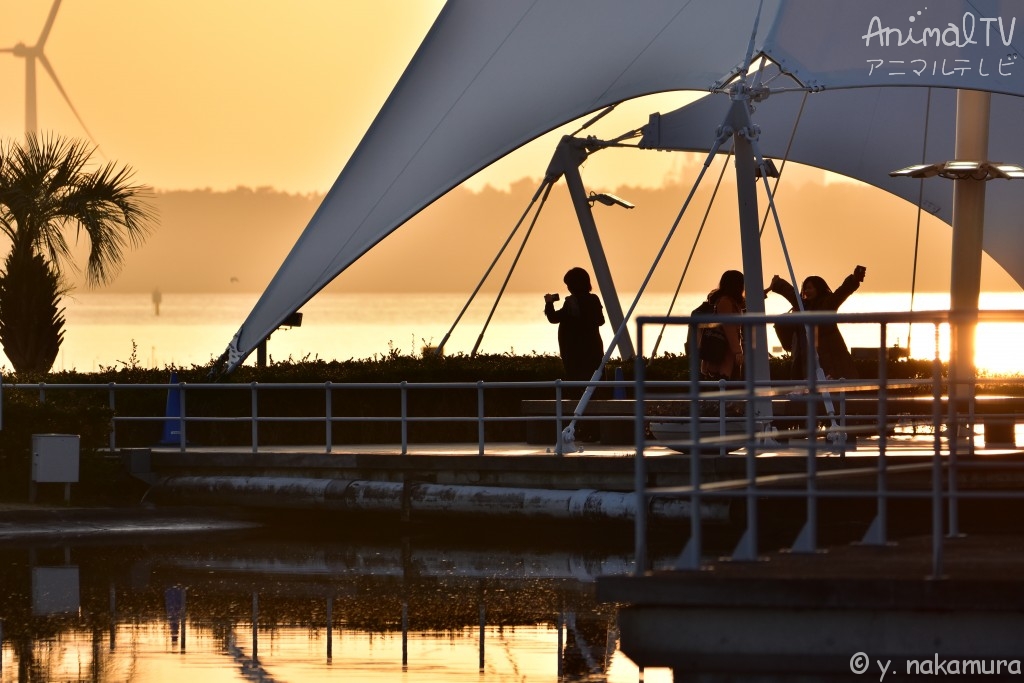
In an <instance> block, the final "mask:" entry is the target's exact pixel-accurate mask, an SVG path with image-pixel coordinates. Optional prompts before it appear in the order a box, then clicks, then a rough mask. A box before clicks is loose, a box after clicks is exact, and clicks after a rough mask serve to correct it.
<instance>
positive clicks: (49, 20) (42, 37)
mask: <svg viewBox="0 0 1024 683" xmlns="http://www.w3.org/2000/svg"><path fill="white" fill-rule="evenodd" d="M58 9H60V0H53V7H51V8H50V15H49V16H48V17H46V23H45V24H43V31H42V33H40V34H39V40H37V41H36V44H35V47H36V49H38V50H39V51H40V52H42V50H43V44H44V43H46V39H47V38H48V37H49V36H50V29H51V28H53V21H54V20H55V19H56V18H57V10H58Z"/></svg>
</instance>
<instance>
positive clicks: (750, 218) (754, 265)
mask: <svg viewBox="0 0 1024 683" xmlns="http://www.w3.org/2000/svg"><path fill="white" fill-rule="evenodd" d="M730 96H731V98H732V106H731V107H730V109H729V114H728V115H727V116H726V119H725V124H724V125H723V126H722V128H721V130H720V132H719V139H722V138H724V137H726V136H732V139H733V146H732V151H733V157H734V158H735V159H736V161H735V164H736V192H737V198H738V204H739V206H738V209H739V222H740V247H741V249H742V252H743V283H744V288H745V289H746V291H747V311H748V312H750V313H755V314H758V315H764V313H765V308H764V272H763V269H762V266H761V219H760V215H759V212H758V209H757V174H758V167H757V162H756V159H755V156H754V143H755V142H756V140H757V138H758V135H759V133H760V130H759V129H758V128H757V127H756V126H755V125H754V124H753V122H752V121H751V120H750V98H751V92H750V89H749V88H748V86H746V85H745V84H739V85H737V86H735V87H734V88H733V90H732V92H731V95H730ZM748 332H749V334H747V335H745V336H746V337H748V339H745V340H744V343H745V344H746V345H747V348H748V353H747V354H744V355H745V356H746V359H745V363H744V365H745V368H744V371H745V372H746V373H747V377H752V378H753V380H754V383H755V385H759V386H766V385H767V384H768V383H769V382H770V381H771V373H770V367H769V364H768V358H769V356H768V328H767V326H765V325H756V326H752V327H750V328H748ZM753 407H754V416H755V419H756V420H770V419H771V418H772V404H771V400H770V399H768V400H755V401H754V406H753Z"/></svg>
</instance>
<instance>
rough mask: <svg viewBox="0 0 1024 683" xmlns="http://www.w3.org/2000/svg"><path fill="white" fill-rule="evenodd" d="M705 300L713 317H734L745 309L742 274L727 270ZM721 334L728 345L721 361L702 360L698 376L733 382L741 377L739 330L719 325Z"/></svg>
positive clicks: (739, 327)
mask: <svg viewBox="0 0 1024 683" xmlns="http://www.w3.org/2000/svg"><path fill="white" fill-rule="evenodd" d="M708 301H709V302H710V303H711V305H712V306H713V307H714V309H715V314H717V315H736V314H738V313H743V312H744V311H746V310H747V300H746V298H745V297H744V292H743V273H741V272H740V271H738V270H727V271H725V272H724V273H722V277H721V278H719V280H718V287H717V288H715V289H712V290H711V291H710V292H709V293H708ZM721 327H722V332H724V333H725V339H726V341H727V342H728V348H727V349H726V351H725V353H724V355H723V356H722V358H721V360H718V361H715V362H712V361H707V360H702V361H701V363H700V374H701V376H702V377H703V378H704V379H710V380H719V379H727V380H735V379H742V377H743V329H742V326H740V325H722V326H721Z"/></svg>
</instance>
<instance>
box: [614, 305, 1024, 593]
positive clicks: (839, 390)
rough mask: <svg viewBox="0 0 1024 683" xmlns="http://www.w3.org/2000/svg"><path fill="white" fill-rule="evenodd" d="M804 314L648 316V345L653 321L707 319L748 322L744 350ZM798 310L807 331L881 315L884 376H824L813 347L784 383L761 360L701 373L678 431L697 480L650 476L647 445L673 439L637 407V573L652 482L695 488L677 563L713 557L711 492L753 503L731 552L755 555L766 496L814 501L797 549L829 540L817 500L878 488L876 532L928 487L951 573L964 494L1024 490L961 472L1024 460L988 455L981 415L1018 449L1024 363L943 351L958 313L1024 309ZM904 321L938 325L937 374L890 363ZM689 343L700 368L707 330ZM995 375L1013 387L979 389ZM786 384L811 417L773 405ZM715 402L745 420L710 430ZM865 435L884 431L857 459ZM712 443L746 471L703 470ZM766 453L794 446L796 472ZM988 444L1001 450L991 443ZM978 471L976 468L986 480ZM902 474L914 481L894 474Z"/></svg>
mask: <svg viewBox="0 0 1024 683" xmlns="http://www.w3.org/2000/svg"><path fill="white" fill-rule="evenodd" d="M793 319H794V318H789V317H787V316H778V315H760V316H758V315H749V314H748V315H734V316H716V317H714V318H709V317H707V316H703V317H691V316H678V317H641V318H638V320H637V344H638V346H639V347H640V348H644V346H643V340H644V336H645V331H650V330H651V328H664V326H673V325H697V326H699V325H702V324H709V323H724V324H736V325H740V326H741V327H742V328H743V331H744V335H743V336H744V346H745V349H744V350H745V356H746V358H747V359H752V358H754V355H755V354H753V353H752V351H753V346H754V345H755V344H756V341H755V340H756V338H757V335H756V330H757V329H759V328H763V326H767V325H772V324H774V323H776V322H789V321H791V320H793ZM799 320H800V323H801V325H803V326H804V331H805V334H806V336H805V339H806V340H807V341H811V340H814V339H816V336H815V334H816V331H817V329H819V328H820V327H821V326H824V325H831V324H837V323H844V324H861V325H872V326H875V327H877V329H878V332H879V337H878V351H879V365H878V367H879V377H877V378H872V379H871V380H856V381H831V380H829V379H825V378H824V377H823V375H822V374H821V373H820V372H815V369H816V367H815V365H814V356H813V354H811V356H810V357H809V358H808V362H807V366H806V368H805V376H806V377H807V379H806V380H803V381H801V382H799V383H797V384H792V383H791V384H789V385H788V386H786V385H785V384H780V383H779V382H771V381H758V380H757V379H756V377H757V374H758V373H757V371H756V370H754V371H751V370H749V369H748V372H747V373H746V377H745V379H743V380H742V381H734V382H722V383H720V385H719V387H717V388H715V389H712V390H710V391H708V389H707V388H706V387H705V386H702V385H700V384H699V383H697V382H691V383H689V385H688V386H687V387H686V389H685V391H684V393H682V394H680V395H681V396H686V397H687V398H688V399H689V404H688V407H689V415H685V416H678V417H676V418H674V421H675V422H676V423H677V424H678V425H680V427H681V429H680V430H679V433H680V436H679V438H677V439H676V440H675V441H674V443H672V447H673V448H674V449H676V450H678V451H680V452H682V453H685V454H687V455H689V470H690V474H689V483H688V484H687V485H686V486H676V487H651V486H649V485H648V483H647V481H648V478H647V472H646V461H647V459H648V457H649V454H648V453H649V452H648V448H649V447H654V446H657V447H658V449H659V452H658V453H656V454H660V449H661V447H663V446H664V445H665V444H664V441H662V440H658V441H651V440H650V439H649V437H648V430H647V425H648V418H647V417H646V416H644V415H643V414H642V413H641V412H640V411H639V409H638V412H637V414H636V415H635V427H634V432H635V440H636V448H637V450H636V458H635V491H636V495H637V504H636V509H637V515H636V518H635V539H636V555H637V571H638V572H639V573H643V572H645V571H647V570H649V569H651V566H650V562H649V560H648V553H647V549H648V546H647V519H646V510H647V506H648V503H649V502H650V500H651V499H652V497H654V496H657V497H661V498H664V497H665V496H679V497H684V498H687V499H688V500H689V502H690V510H691V515H690V522H691V523H690V529H689V536H688V538H687V541H686V546H685V548H684V550H683V552H682V553H681V554H680V556H679V557H678V558H676V560H675V561H674V563H673V564H672V566H671V568H673V569H677V570H696V569H700V568H702V566H704V564H705V563H706V561H707V558H706V557H705V556H704V552H705V548H704V547H703V539H702V520H701V518H700V514H701V512H700V511H701V502H702V501H705V500H712V499H714V500H717V501H722V500H731V501H736V502H738V503H740V504H741V507H742V509H743V511H744V517H745V518H744V519H743V520H742V522H741V527H742V533H741V535H740V540H739V542H738V544H737V545H736V547H735V549H734V551H733V553H732V555H731V559H732V560H736V561H756V560H758V559H759V557H760V552H759V551H760V548H759V543H760V541H759V521H760V520H759V513H758V509H759V503H761V502H763V501H769V500H779V499H790V500H795V501H799V502H801V503H802V504H803V508H804V514H803V524H802V526H801V528H800V531H799V534H798V535H797V537H796V538H795V540H794V541H793V543H792V546H791V547H790V550H791V552H794V553H815V552H818V551H819V511H820V510H819V508H820V505H821V503H822V502H823V501H825V500H827V499H837V498H859V499H863V500H868V501H874V506H875V515H874V517H873V519H872V521H871V522H870V524H868V525H867V527H866V529H865V532H864V536H863V538H862V540H861V542H862V543H864V544H867V545H880V544H885V543H887V542H888V540H889V527H890V521H889V515H888V510H889V507H890V505H891V504H892V503H893V502H894V501H896V500H919V501H926V502H927V503H929V504H930V513H929V514H930V520H931V527H932V528H931V534H932V571H933V575H934V576H941V575H942V558H943V544H944V538H945V536H946V535H947V534H948V535H956V534H957V533H959V524H960V522H959V519H960V515H959V510H960V504H961V502H962V501H964V500H969V499H982V498H1001V499H1007V500H1009V499H1020V498H1024V490H1015V489H1014V488H1013V487H1012V486H999V485H982V486H977V485H973V486H972V487H971V488H970V489H968V488H967V487H965V486H963V485H962V483H961V482H963V481H967V480H968V477H969V473H971V472H979V471H984V470H985V469H989V470H991V469H992V468H994V467H1007V468H1018V469H1020V468H1021V467H1022V466H1024V463H1020V462H1017V461H1014V462H1007V461H1006V459H1005V458H1003V459H993V458H991V457H988V458H987V459H981V458H978V457H976V456H977V455H978V453H977V452H976V448H977V444H976V436H977V434H978V432H977V431H976V426H977V425H978V424H979V423H984V425H985V431H989V430H990V428H991V432H993V434H991V435H994V432H997V431H998V432H1000V436H999V438H1000V439H1002V440H1008V441H1009V443H1007V444H1006V445H1007V446H1008V447H1009V448H1007V449H1006V450H1005V451H1004V452H1003V454H1006V453H1010V454H1012V453H1014V452H1018V451H1016V445H1015V441H1014V435H1013V432H1014V430H1015V428H1016V421H1017V420H1024V415H1022V414H1021V413H1022V412H1024V410H1022V408H1024V406H1022V405H1021V396H1022V392H1021V391H1020V389H1021V388H1024V381H1022V378H1021V377H1020V376H1017V377H1013V378H998V379H993V378H977V377H975V376H974V374H973V371H972V369H969V370H968V371H964V370H962V369H959V368H957V367H956V366H955V364H951V365H950V366H949V367H948V374H945V373H944V368H943V363H942V362H941V361H940V360H939V348H940V345H939V339H940V336H941V334H942V333H943V331H948V328H949V326H950V325H951V324H952V325H953V326H954V327H956V326H957V325H973V324H975V323H982V322H985V323H1007V322H1012V323H1020V322H1021V321H1022V320H1024V312H1022V311H983V312H981V313H980V314H977V315H975V316H970V315H968V316H960V315H954V314H952V313H950V312H948V311H934V312H913V313H906V312H903V313H861V314H849V315H847V314H838V313H835V312H821V313H806V314H800V318H799ZM901 323H902V324H910V323H913V324H924V325H926V326H931V327H932V329H933V333H934V336H935V340H936V344H935V349H936V354H935V359H934V362H933V363H932V372H931V374H930V376H929V377H922V378H917V379H912V380H906V379H900V380H892V379H890V378H888V377H887V376H886V373H887V367H888V366H887V363H886V362H885V356H884V354H886V352H887V348H888V346H889V338H888V334H887V328H889V327H890V326H892V325H894V324H901ZM762 339H763V337H762ZM690 344H691V345H692V346H691V348H690V349H688V351H689V353H688V356H689V357H690V363H691V365H690V371H691V376H692V377H696V376H698V371H699V360H698V358H697V356H698V354H697V348H696V346H697V341H696V339H695V338H692V339H691V341H690ZM754 362H756V360H755V361H754ZM958 375H959V377H958ZM996 383H998V384H999V385H1000V386H1010V387H1011V389H1012V392H1011V393H1010V395H1007V396H978V395H977V394H978V390H979V389H982V388H984V387H985V385H986V384H996ZM650 388H651V387H650V386H649V383H648V382H647V381H646V380H645V377H644V368H643V366H638V367H637V369H636V372H635V386H634V394H635V396H636V402H637V405H638V406H640V405H642V404H643V403H644V402H645V400H646V398H647V396H648V393H649V389H650ZM782 397H784V398H785V402H786V404H787V405H789V406H792V405H802V406H803V418H802V420H801V419H796V420H795V421H794V420H791V421H790V422H789V423H788V424H787V425H786V429H785V430H782V429H779V425H780V420H779V416H778V414H776V412H775V411H774V410H773V408H774V407H775V406H777V405H779V403H778V401H779V399H780V398H782ZM864 400H867V401H869V402H870V403H872V404H873V405H874V406H875V414H874V416H873V417H872V416H871V415H870V414H869V415H861V416H859V419H858V420H856V421H851V417H852V415H851V411H850V410H849V404H850V403H851V402H856V401H864ZM709 403H712V404H713V403H718V404H719V405H722V406H724V405H727V404H731V405H733V406H738V407H739V409H738V411H737V412H736V413H735V414H734V415H733V416H732V417H730V418H729V421H730V422H731V423H732V424H733V425H734V427H735V428H734V429H731V430H728V429H727V430H722V432H721V433H718V434H714V433H712V434H710V435H709V434H707V430H702V422H701V419H702V418H701V412H700V411H701V405H702V404H704V405H707V404H709ZM837 407H838V409H836V408H837ZM720 412H722V413H725V412H726V411H725V410H720ZM789 417H791V418H796V417H797V415H796V413H794V414H791V415H789ZM1006 423H1009V425H1010V430H1009V435H1008V437H1007V435H1006V432H1005V431H1004V430H1003V429H1002V428H1003V427H1004V426H1005V425H1006ZM918 430H920V432H919V431H918ZM907 432H909V436H911V437H914V440H913V447H914V449H915V450H913V451H911V450H908V449H907V448H906V444H907V443H908V439H907V437H908V433H907ZM861 435H864V436H869V435H870V436H871V438H872V439H874V441H873V443H872V444H871V454H872V455H877V457H875V458H873V459H871V460H862V461H861V462H863V463H864V464H863V465H858V461H857V460H856V459H853V458H845V459H843V458H844V456H845V455H847V452H848V451H849V450H851V449H848V448H847V445H848V443H849V440H850V439H853V440H856V439H858V438H860V436H861ZM922 435H923V436H924V440H923V442H922V439H921V436H922ZM986 436H990V434H986ZM780 442H784V444H782V443H780ZM783 446H784V447H783ZM901 448H902V450H901ZM709 450H710V451H711V452H715V451H718V452H719V453H724V452H729V453H731V454H733V456H734V457H742V458H744V463H745V468H744V473H743V475H742V476H739V477H736V478H733V479H729V480H722V479H721V478H719V479H717V480H716V481H713V482H706V483H705V482H704V481H702V479H703V478H704V476H705V474H704V468H702V466H701V463H702V460H703V459H704V458H706V455H707V453H708V451H709ZM780 451H785V452H784V453H780ZM766 453H771V454H772V455H775V456H788V457H790V458H793V460H792V462H793V463H794V465H795V466H794V467H793V468H792V471H790V472H788V473H786V474H782V475H780V474H778V473H773V474H766V473H764V470H763V468H761V467H759V464H761V463H763V462H765V460H764V459H763V458H761V457H760V456H762V455H764V454H766ZM988 455H989V456H991V455H997V454H995V453H992V452H990V453H989V454H988ZM819 456H838V458H840V459H842V460H841V465H840V466H838V467H829V468H827V469H822V465H821V463H822V462H823V461H822V459H821V458H820V457H819ZM894 456H901V457H894ZM904 456H908V457H904ZM908 478H910V479H911V482H910V483H907V481H908ZM978 478H979V477H977V476H975V477H974V479H975V480H977V479H978ZM981 478H984V475H981ZM839 479H844V480H846V481H845V482H844V484H843V485H842V486H838V487H832V486H830V483H831V482H832V481H835V480H839ZM898 479H899V480H901V481H902V482H904V483H902V484H901V485H897V484H895V482H896V481H897V480H898ZM974 483H975V484H976V481H975V482H974Z"/></svg>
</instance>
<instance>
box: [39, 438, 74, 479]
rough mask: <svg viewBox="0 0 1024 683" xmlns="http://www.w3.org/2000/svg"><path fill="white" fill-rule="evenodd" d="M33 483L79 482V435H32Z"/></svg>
mask: <svg viewBox="0 0 1024 683" xmlns="http://www.w3.org/2000/svg"><path fill="white" fill-rule="evenodd" d="M32 481H33V482H36V483H42V482H62V483H65V484H66V483H71V482H77V481H78V435H77V434H33V435H32Z"/></svg>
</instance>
